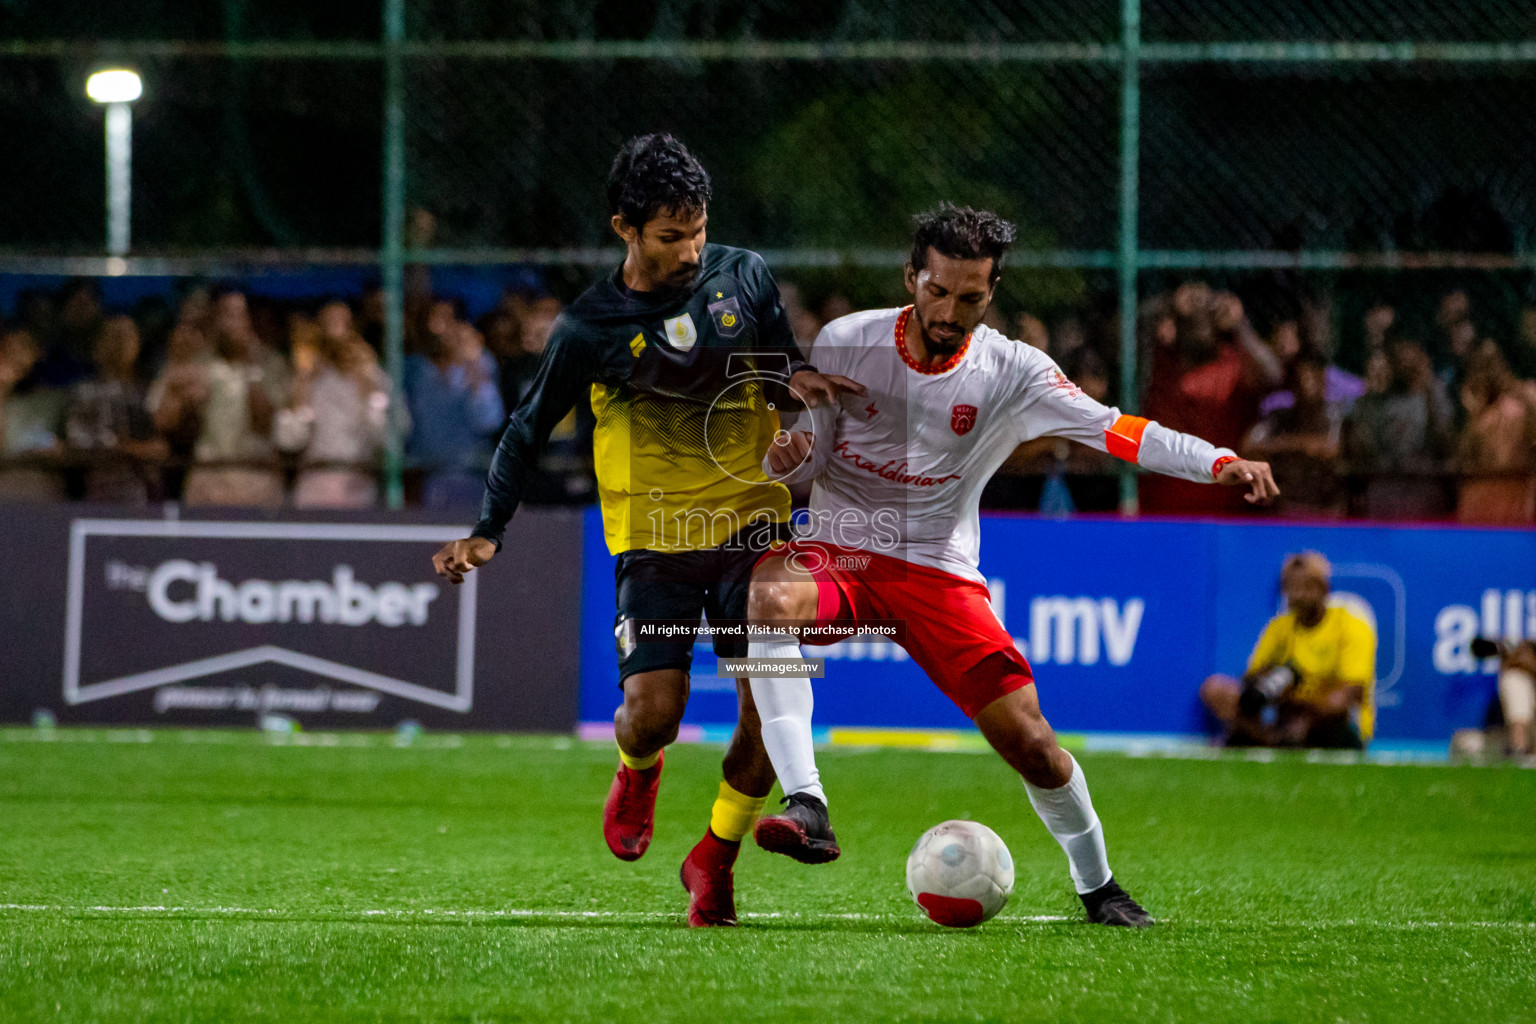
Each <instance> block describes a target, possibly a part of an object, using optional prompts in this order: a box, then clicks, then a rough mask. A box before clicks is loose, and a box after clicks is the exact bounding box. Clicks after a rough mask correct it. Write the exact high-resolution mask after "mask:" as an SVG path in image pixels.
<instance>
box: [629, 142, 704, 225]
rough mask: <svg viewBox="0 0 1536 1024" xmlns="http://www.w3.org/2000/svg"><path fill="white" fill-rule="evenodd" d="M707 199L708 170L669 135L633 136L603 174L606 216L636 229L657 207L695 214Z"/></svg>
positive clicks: (646, 220) (651, 215)
mask: <svg viewBox="0 0 1536 1024" xmlns="http://www.w3.org/2000/svg"><path fill="white" fill-rule="evenodd" d="M709 198H710V190H709V172H708V171H706V170H704V168H703V166H702V165H701V164H700V163H699V162H698V160H696V159H695V158H694V156H693V154H692V153H690V152H688V147H687V146H685V145H683V144H682V143H681V142H679V141H677V140H676V139H674V138H673V137H672V136H670V135H664V134H655V135H636V136H635V137H634V138H632V139H630V140H629V141H628V142H626V143H624V148H622V149H620V150H619V155H618V156H616V157H614V158H613V167H612V169H611V170H609V172H608V214H609V216H612V215H614V214H618V215H619V216H621V217H623V218H624V220H625V221H626V222H627V223H629V224H632V225H634V226H635V227H637V228H643V227H645V225H646V224H647V223H649V222H650V220H651V218H653V217H655V216H656V214H658V213H660V212H661V211H663V210H670V211H674V212H687V213H698V212H700V211H702V210H704V209H705V208H706V207H707V206H708V205H709Z"/></svg>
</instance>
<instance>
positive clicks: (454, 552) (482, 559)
mask: <svg viewBox="0 0 1536 1024" xmlns="http://www.w3.org/2000/svg"><path fill="white" fill-rule="evenodd" d="M494 557H496V545H495V543H494V542H492V541H491V540H490V539H488V538H486V537H465V538H464V539H463V540H455V541H450V542H448V543H447V544H444V545H443V546H442V547H440V548H438V549H437V554H435V555H433V556H432V568H433V569H435V570H437V574H438V575H439V576H441V577H442V578H443V579H445V580H447V581H448V582H449V583H453V584H459V583H463V582H464V574H465V573H467V572H469V571H470V570H471V569H477V568H479V567H480V566H482V565H484V564H485V563H486V562H489V561H490V560H491V559H492V558H494Z"/></svg>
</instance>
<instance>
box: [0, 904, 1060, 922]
mask: <svg viewBox="0 0 1536 1024" xmlns="http://www.w3.org/2000/svg"><path fill="white" fill-rule="evenodd" d="M8 910H9V911H18V912H31V913H38V912H43V913H47V912H52V913H59V914H85V913H89V914H136V915H149V916H154V915H160V916H166V915H172V914H217V915H228V916H249V917H262V916H275V915H302V916H318V917H334V918H348V917H488V918H496V917H503V918H541V917H553V918H561V919H573V920H582V919H591V918H599V919H604V920H631V921H670V920H676V919H677V918H678V917H679V916H681V911H678V912H675V913H669V912H666V911H657V910H635V911H624V910H536V909H533V908H528V907H509V908H504V909H497V910H480V909H471V910H446V909H437V908H425V909H420V910H414V909H403V908H402V909H365V910H325V909H312V910H299V909H287V908H279V907H260V908H258V907H169V906H140V907H109V906H85V905H82V906H77V907H72V906H64V905H62V904H51V903H0V912H3V911H8ZM737 916H738V917H745V918H751V919H754V920H782V921H904V920H907V918H906V917H905V916H904V915H895V914H802V913H798V912H790V913H785V912H781V911H773V912H768V913H751V912H749V913H745V914H739V915H737ZM917 916H918V915H917V913H916V911H914V912H913V918H914V919H916V918H917ZM1010 920H1014V921H1037V922H1050V921H1074V920H1076V918H1072V917H1060V916H1057V915H1052V914H1042V915H1036V916H1018V917H1012V918H1010Z"/></svg>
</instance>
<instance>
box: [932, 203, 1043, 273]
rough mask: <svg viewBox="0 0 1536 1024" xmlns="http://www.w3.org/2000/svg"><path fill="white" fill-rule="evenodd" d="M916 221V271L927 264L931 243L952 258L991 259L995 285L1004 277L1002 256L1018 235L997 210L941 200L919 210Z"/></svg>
mask: <svg viewBox="0 0 1536 1024" xmlns="http://www.w3.org/2000/svg"><path fill="white" fill-rule="evenodd" d="M913 223H914V225H915V227H916V230H915V231H914V233H913V235H912V255H911V257H910V262H911V264H912V269H913V270H922V269H923V268H924V267H925V266H927V265H928V247H929V246H932V247H933V248H934V249H936V250H938V251H939V252H940V253H942V254H943V255H945V256H948V257H949V258H950V259H956V260H980V259H991V260H992V275H991V281H992V283H993V284H996V283H997V279H998V278H1000V277H1002V276H1003V257H1004V256H1005V255H1007V253H1008V247H1009V246H1011V245H1013V239H1014V236H1015V235H1016V234H1017V231H1016V230H1015V228H1014V226H1013V225H1012V224H1010V223H1009V222H1008V221H1006V220H1003V218H1001V217H999V216H998V215H997V214H995V213H990V212H988V211H986V210H973V209H971V208H970V207H969V206H956V205H954V204H953V203H941V204H940V205H939V206H938V208H937V209H933V210H928V211H927V212H925V213H920V214H918V215H917V216H916V217H914V218H913Z"/></svg>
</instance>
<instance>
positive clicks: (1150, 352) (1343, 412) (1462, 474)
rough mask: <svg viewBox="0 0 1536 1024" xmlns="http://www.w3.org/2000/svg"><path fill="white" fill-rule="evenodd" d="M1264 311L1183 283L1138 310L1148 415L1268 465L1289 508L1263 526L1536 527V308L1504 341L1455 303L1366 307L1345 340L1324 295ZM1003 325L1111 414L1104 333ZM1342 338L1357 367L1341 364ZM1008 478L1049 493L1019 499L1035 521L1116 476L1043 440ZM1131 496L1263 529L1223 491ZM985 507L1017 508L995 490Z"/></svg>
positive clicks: (1103, 500)
mask: <svg viewBox="0 0 1536 1024" xmlns="http://www.w3.org/2000/svg"><path fill="white" fill-rule="evenodd" d="M1292 295H1294V293H1292ZM1269 298H1270V300H1271V301H1270V305H1271V306H1272V307H1277V308H1271V309H1270V310H1268V311H1266V313H1265V314H1264V315H1263V316H1250V314H1249V312H1248V310H1247V309H1246V308H1245V304H1244V302H1243V300H1242V299H1240V298H1239V297H1238V296H1237V295H1236V294H1233V293H1231V292H1225V291H1219V290H1216V289H1213V288H1211V287H1209V286H1208V285H1206V284H1204V283H1202V282H1200V281H1185V282H1182V283H1179V284H1178V285H1176V286H1175V287H1173V288H1171V289H1169V290H1168V291H1166V292H1162V293H1159V294H1157V295H1155V296H1153V297H1152V298H1150V299H1149V300H1147V301H1145V302H1144V303H1143V304H1142V307H1141V311H1140V317H1139V322H1138V324H1137V334H1138V338H1139V343H1140V353H1139V364H1138V365H1139V368H1140V370H1141V379H1140V394H1139V396H1138V397H1139V400H1140V401H1139V408H1140V410H1141V412H1142V414H1143V415H1146V416H1148V417H1150V418H1152V419H1156V420H1157V421H1158V422H1160V423H1162V424H1164V425H1165V426H1169V427H1173V428H1175V429H1178V430H1184V431H1188V432H1190V433H1194V434H1198V435H1200V436H1202V437H1204V438H1207V439H1208V440H1210V441H1212V442H1214V443H1215V444H1218V445H1222V446H1226V447H1230V448H1232V449H1234V450H1236V451H1238V452H1240V453H1241V454H1243V455H1244V456H1245V457H1248V458H1255V459H1265V460H1267V461H1269V462H1270V463H1271V464H1272V465H1273V467H1274V471H1275V477H1276V480H1277V482H1278V483H1279V484H1280V488H1281V491H1282V498H1281V500H1280V501H1279V502H1278V503H1277V505H1276V507H1275V508H1274V509H1273V510H1272V511H1270V512H1268V513H1264V514H1271V515H1274V514H1278V515H1283V516H1286V517H1290V518H1338V517H1344V516H1358V517H1365V518H1371V519H1393V520H1445V519H1452V518H1454V519H1455V520H1457V521H1460V522H1464V523H1478V524H1505V525H1520V524H1531V523H1536V381H1533V380H1532V378H1533V377H1536V308H1526V309H1524V310H1523V311H1522V313H1521V315H1520V317H1519V318H1518V321H1517V323H1518V327H1517V328H1516V329H1515V330H1512V331H1511V332H1510V335H1511V336H1509V337H1496V336H1494V335H1493V332H1491V331H1489V330H1487V329H1486V328H1485V327H1484V324H1485V323H1486V322H1489V321H1493V320H1494V319H1495V318H1493V317H1492V316H1490V315H1488V314H1487V313H1486V312H1485V311H1480V310H1478V309H1476V308H1475V307H1474V304H1473V302H1472V300H1471V298H1470V297H1469V294H1468V292H1467V291H1466V290H1465V289H1463V288H1459V287H1451V288H1448V289H1447V290H1446V291H1445V292H1444V293H1443V294H1441V295H1439V296H1438V298H1434V299H1432V303H1431V305H1430V310H1429V315H1427V316H1421V317H1415V316H1414V315H1413V314H1412V313H1411V312H1408V311H1403V310H1399V309H1397V308H1395V307H1394V306H1393V305H1390V304H1387V303H1375V304H1370V305H1368V306H1366V307H1365V308H1364V311H1363V313H1362V314H1361V315H1360V317H1359V322H1358V323H1354V324H1351V323H1348V322H1347V321H1343V319H1342V318H1341V317H1337V316H1336V315H1335V309H1334V303H1333V298H1332V297H1331V296H1329V295H1327V294H1311V295H1305V296H1304V297H1301V298H1295V297H1289V298H1286V299H1284V300H1282V301H1278V302H1276V301H1274V299H1273V297H1272V296H1270V297H1269ZM1420 320H1422V323H1419V322H1417V321H1420ZM1256 323H1258V324H1260V326H1256ZM1000 326H1002V325H1000ZM1009 326H1011V327H1012V328H1013V330H1012V336H1013V337H1016V338H1019V339H1020V340H1022V341H1024V342H1026V343H1029V344H1035V345H1037V346H1039V347H1041V348H1044V349H1046V350H1047V351H1049V352H1050V354H1051V355H1052V356H1054V357H1055V358H1056V359H1057V361H1058V362H1059V363H1060V364H1061V365H1062V367H1063V369H1064V370H1065V371H1066V373H1067V375H1068V376H1069V377H1072V378H1073V380H1075V381H1076V382H1077V383H1078V384H1079V386H1081V387H1082V388H1083V390H1084V391H1086V392H1088V393H1089V394H1090V395H1093V397H1095V398H1098V399H1100V400H1104V401H1118V400H1119V396H1118V394H1116V388H1115V383H1114V382H1115V381H1116V380H1117V379H1118V367H1117V363H1118V359H1117V358H1116V357H1117V354H1118V345H1119V343H1118V325H1117V324H1116V323H1115V322H1114V321H1113V320H1112V319H1110V318H1104V319H1103V320H1102V321H1101V322H1100V323H1098V324H1097V325H1093V324H1090V325H1089V327H1088V329H1085V327H1084V324H1083V321H1082V320H1080V319H1079V318H1076V317H1069V318H1067V319H1065V320H1063V321H1062V323H1061V324H1060V325H1059V327H1058V329H1055V330H1050V329H1047V328H1046V326H1045V325H1044V324H1043V323H1041V322H1040V321H1039V320H1037V319H1036V318H1034V317H1032V316H1029V315H1027V314H1022V315H1020V316H1019V317H1018V318H1016V319H1015V320H1014V321H1013V323H1012V324H1011V325H1009ZM1346 334H1347V335H1348V336H1349V337H1350V338H1351V340H1352V342H1353V349H1354V351H1352V352H1350V353H1348V354H1347V356H1346V357H1344V358H1341V355H1340V353H1339V351H1338V348H1339V346H1338V345H1337V344H1336V338H1338V337H1339V336H1341V335H1346ZM1005 468H1006V469H1007V470H1008V471H1010V472H1012V473H1014V474H1016V476H1015V477H1014V479H1015V480H1031V479H1032V480H1034V481H1043V483H1036V484H1034V490H1033V492H1030V494H1029V495H1027V497H1028V496H1033V497H1035V498H1036V500H1037V501H1038V506H1039V507H1040V508H1041V509H1042V510H1046V511H1054V510H1057V509H1059V508H1063V507H1065V508H1076V509H1079V510H1095V511H1110V510H1113V509H1114V508H1115V507H1116V504H1117V501H1118V493H1117V490H1116V489H1114V488H1112V487H1106V486H1105V484H1106V482H1107V480H1108V477H1109V475H1110V474H1112V473H1113V472H1114V467H1113V465H1112V463H1111V460H1110V459H1109V458H1108V457H1107V456H1103V455H1100V454H1098V453H1094V452H1089V451H1088V450H1086V449H1082V448H1080V447H1073V448H1071V449H1069V448H1068V446H1066V445H1063V444H1059V443H1056V442H1052V441H1049V440H1045V441H1041V442H1035V443H1034V444H1033V445H1032V446H1026V447H1025V448H1023V449H1021V450H1020V451H1019V452H1018V453H1016V455H1015V457H1014V459H1013V460H1012V461H1011V462H1010V464H1009V466H1008V467H1005ZM1017 474H1026V475H1023V476H1019V475H1017ZM1053 485H1054V486H1055V488H1056V489H1055V490H1054V491H1053ZM1138 487H1139V505H1140V508H1141V511H1142V512H1144V513H1153V514H1184V515H1188V514H1207V515H1254V514H1260V513H1256V512H1255V510H1253V509H1250V508H1247V507H1246V506H1245V504H1244V503H1243V502H1242V501H1241V495H1238V494H1235V493H1233V492H1232V491H1231V490H1230V489H1227V488H1212V487H1202V486H1200V485H1197V484H1191V483H1186V482H1184V481H1181V480H1174V479H1171V478H1168V477H1161V476H1152V475H1143V476H1141V477H1140V478H1139V481H1138ZM1026 490H1027V488H1026ZM988 497H989V498H991V500H992V502H993V503H994V504H1008V503H1010V500H1009V499H1010V498H1018V497H1019V494H1018V493H1017V492H1016V491H1015V492H1010V490H1009V484H1008V482H1007V478H1006V477H1005V478H1003V479H1001V480H1000V481H995V482H994V484H993V485H992V487H990V488H989V491H988Z"/></svg>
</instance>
